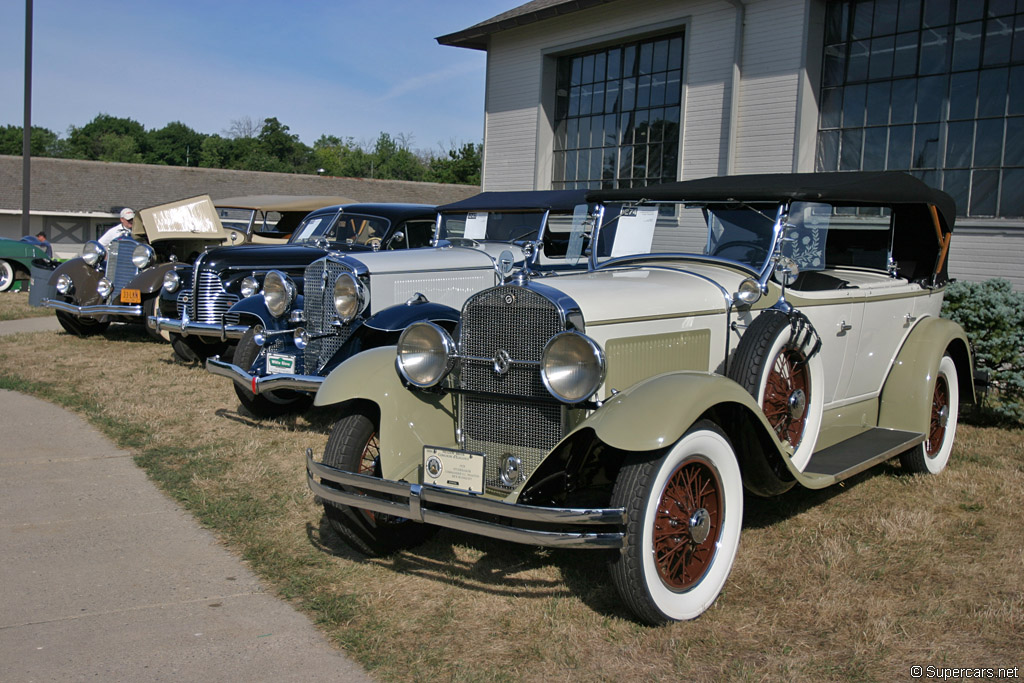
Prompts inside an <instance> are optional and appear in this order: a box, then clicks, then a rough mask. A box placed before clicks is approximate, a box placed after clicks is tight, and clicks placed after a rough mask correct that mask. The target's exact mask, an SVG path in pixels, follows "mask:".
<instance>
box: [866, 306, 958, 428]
mask: <svg viewBox="0 0 1024 683" xmlns="http://www.w3.org/2000/svg"><path fill="white" fill-rule="evenodd" d="M970 349H971V347H970V344H969V343H968V341H967V333H966V332H964V330H963V328H962V327H960V325H958V324H957V323H955V322H953V321H952V320H946V319H945V318H934V317H929V318H925V319H924V320H922V321H920V322H919V323H918V324H917V325H916V326H915V327H914V329H913V330H912V331H911V332H910V334H909V335H907V339H906V341H904V342H903V346H902V348H900V350H899V353H897V354H896V360H894V361H893V364H892V366H891V367H890V369H889V375H888V377H886V380H885V384H883V385H882V393H881V395H880V397H879V398H880V400H879V407H878V426H879V427H889V428H892V429H903V430H906V431H912V432H921V433H927V432H928V429H929V424H930V422H931V409H932V394H933V392H934V391H935V375H936V373H937V372H938V369H939V361H941V360H942V356H943V354H946V353H948V354H949V355H950V356H951V357H952V358H953V362H954V364H955V365H956V371H957V380H958V381H959V382H958V383H959V385H960V400H961V401H967V402H969V403H974V402H975V395H974V379H973V377H972V368H973V367H974V366H973V364H972V361H971V350H970Z"/></svg>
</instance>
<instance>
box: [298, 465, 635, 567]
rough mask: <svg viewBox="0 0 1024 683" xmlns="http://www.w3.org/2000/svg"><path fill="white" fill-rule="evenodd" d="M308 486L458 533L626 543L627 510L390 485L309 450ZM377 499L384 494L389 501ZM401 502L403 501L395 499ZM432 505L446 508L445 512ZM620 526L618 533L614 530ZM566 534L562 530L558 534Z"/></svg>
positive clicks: (558, 542)
mask: <svg viewBox="0 0 1024 683" xmlns="http://www.w3.org/2000/svg"><path fill="white" fill-rule="evenodd" d="M317 477H319V478H320V479H322V480H324V481H325V482H332V483H334V484H338V485H341V486H346V487H355V488H359V489H362V490H363V491H358V492H357V491H352V490H339V489H336V488H332V487H330V486H325V485H324V484H322V483H320V482H318V481H317V480H316V478H317ZM306 483H307V484H309V488H310V489H311V490H312V491H313V493H315V494H316V495H317V496H319V497H320V498H322V499H323V500H326V501H329V502H332V503H337V504H339V505H350V506H352V507H356V508H362V509H364V510H372V511H373V512H380V513H383V514H387V515H394V516H396V517H404V518H406V519H411V520H413V521H416V522H423V523H425V524H433V525H435V526H442V527H445V528H447V529H457V530H458V531H465V532H468V533H471V534H478V535H480V536H487V537H489V538H497V539H500V540H504V541H512V542H514V543H526V544H529V545H540V546H547V547H553V548H592V549H602V548H623V547H624V546H625V544H626V537H625V532H624V531H622V528H623V527H625V525H626V521H627V517H626V511H625V510H624V509H623V508H547V507H536V506H533V505H518V504H516V503H505V502H503V501H499V500H493V499H490V498H483V497H481V496H476V495H472V494H466V493H458V492H455V491H449V490H446V489H442V488H438V487H435V486H429V485H421V484H408V483H405V482H396V481H387V480H384V479H378V478H377V477H371V476H367V475H365V474H355V473H354V472H345V471H342V470H339V469H336V468H334V467H330V466H328V465H324V464H322V463H318V462H316V461H314V460H313V452H312V450H308V449H307V450H306ZM370 492H372V493H373V494H383V495H385V496H388V498H383V497H379V496H378V495H372V494H371V493H370ZM392 498H402V499H404V500H402V501H396V500H392ZM434 506H443V507H445V508H447V509H446V510H444V511H441V510H437V509H433V508H434ZM452 508H457V509H462V510H467V511H472V512H475V513H478V514H481V515H487V516H490V517H493V518H495V520H496V521H485V520H482V519H476V518H474V517H466V516H463V515H460V514H456V513H455V512H451V511H450V510H451V509H452ZM517 522H530V523H532V526H538V527H539V526H543V525H550V526H551V527H552V529H551V530H550V531H547V530H540V529H536V528H525V527H522V526H515V524H516V523H517ZM576 527H584V528H586V527H605V529H604V530H595V531H582V530H572V531H569V530H566V529H569V528H576ZM616 527H617V528H618V530H615V529H616ZM559 529H562V530H559Z"/></svg>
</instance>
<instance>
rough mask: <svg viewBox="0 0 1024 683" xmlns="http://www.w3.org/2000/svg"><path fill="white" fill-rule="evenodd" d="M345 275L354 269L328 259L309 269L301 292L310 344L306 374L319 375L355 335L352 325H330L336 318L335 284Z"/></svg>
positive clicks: (306, 361)
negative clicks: (352, 335)
mask: <svg viewBox="0 0 1024 683" xmlns="http://www.w3.org/2000/svg"><path fill="white" fill-rule="evenodd" d="M345 272H349V273H351V272H352V269H351V268H350V267H348V266H347V265H345V264H342V263H338V262H337V261H333V260H330V259H326V258H322V259H318V260H316V261H313V263H311V264H309V265H308V266H307V267H306V271H305V274H304V276H303V292H302V294H303V297H304V299H303V301H304V303H303V307H304V310H303V316H304V318H305V323H304V324H305V326H306V331H307V332H309V336H310V340H309V344H307V345H306V348H305V350H304V351H303V353H302V360H303V367H304V368H305V372H306V373H307V374H316V373H318V372H320V369H321V368H322V367H323V366H324V364H325V363H327V361H329V360H330V359H331V357H332V356H334V354H335V353H337V352H338V349H340V348H341V346H342V344H344V343H345V342H346V341H348V338H349V336H350V335H351V333H352V330H351V326H350V325H344V326H337V325H332V324H331V323H333V322H334V320H335V319H336V318H337V314H336V313H335V311H334V281H335V280H336V279H337V278H338V276H339V275H341V274H342V273H345ZM319 335H327V336H323V337H321V336H319Z"/></svg>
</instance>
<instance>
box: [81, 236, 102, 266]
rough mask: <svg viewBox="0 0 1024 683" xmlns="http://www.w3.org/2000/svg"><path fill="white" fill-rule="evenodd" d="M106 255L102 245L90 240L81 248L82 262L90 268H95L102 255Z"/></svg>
mask: <svg viewBox="0 0 1024 683" xmlns="http://www.w3.org/2000/svg"><path fill="white" fill-rule="evenodd" d="M106 253H107V250H106V249H104V248H103V245H102V244H100V243H99V242H97V241H95V240H90V241H88V242H86V243H85V246H84V247H82V260H83V261H85V262H86V263H88V264H89V265H90V266H95V265H96V264H97V263H99V262H100V261H101V260H102V259H103V255H104V254H106Z"/></svg>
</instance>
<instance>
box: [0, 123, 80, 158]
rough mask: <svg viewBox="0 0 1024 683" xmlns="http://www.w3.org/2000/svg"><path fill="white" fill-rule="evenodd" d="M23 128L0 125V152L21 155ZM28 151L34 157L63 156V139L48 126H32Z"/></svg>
mask: <svg viewBox="0 0 1024 683" xmlns="http://www.w3.org/2000/svg"><path fill="white" fill-rule="evenodd" d="M23 130H25V129H24V128H23V127H22V126H3V127H0V154H12V155H14V156H21V151H22V131H23ZM29 153H30V154H31V155H32V156H34V157H61V156H64V141H63V140H61V139H60V136H58V135H57V134H56V133H54V132H53V131H52V130H49V129H48V128H40V127H39V126H32V138H31V140H30V141H29Z"/></svg>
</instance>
